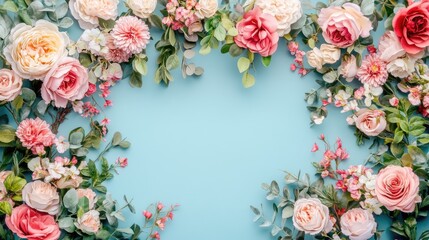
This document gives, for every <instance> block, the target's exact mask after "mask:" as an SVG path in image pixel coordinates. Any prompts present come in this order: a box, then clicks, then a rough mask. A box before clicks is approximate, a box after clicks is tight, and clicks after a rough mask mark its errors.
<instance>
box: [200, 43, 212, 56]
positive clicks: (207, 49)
mask: <svg viewBox="0 0 429 240" xmlns="http://www.w3.org/2000/svg"><path fill="white" fill-rule="evenodd" d="M211 51H212V48H211V47H210V46H209V45H204V46H201V48H200V51H199V53H200V54H201V55H207V54H209V53H210V52H211Z"/></svg>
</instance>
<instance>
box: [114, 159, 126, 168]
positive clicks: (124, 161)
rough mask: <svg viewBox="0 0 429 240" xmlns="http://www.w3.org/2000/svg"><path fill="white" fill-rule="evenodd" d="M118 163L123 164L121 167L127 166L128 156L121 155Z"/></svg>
mask: <svg viewBox="0 0 429 240" xmlns="http://www.w3.org/2000/svg"><path fill="white" fill-rule="evenodd" d="M116 164H118V165H119V166H121V167H123V168H124V167H126V166H128V158H125V157H119V158H118V159H117V160H116Z"/></svg>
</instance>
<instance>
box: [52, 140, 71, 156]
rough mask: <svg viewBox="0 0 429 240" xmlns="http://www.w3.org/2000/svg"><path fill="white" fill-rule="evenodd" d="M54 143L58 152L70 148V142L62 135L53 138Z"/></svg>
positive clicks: (63, 151)
mask: <svg viewBox="0 0 429 240" xmlns="http://www.w3.org/2000/svg"><path fill="white" fill-rule="evenodd" d="M54 143H55V146H57V151H58V152H59V153H65V152H66V151H67V150H68V149H69V148H70V143H68V142H66V141H65V138H64V137H63V136H60V137H59V138H57V139H55V141H54Z"/></svg>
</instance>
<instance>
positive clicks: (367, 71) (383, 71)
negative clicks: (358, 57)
mask: <svg viewBox="0 0 429 240" xmlns="http://www.w3.org/2000/svg"><path fill="white" fill-rule="evenodd" d="M388 76H389V74H388V73H387V68H386V63H385V62H384V61H383V60H381V59H380V57H379V56H378V55H376V54H370V55H367V56H366V58H365V60H364V61H363V62H362V66H361V67H360V68H359V70H358V72H357V77H358V79H359V81H361V82H362V83H363V84H368V85H370V86H372V87H380V86H382V85H384V83H386V80H387V77H388Z"/></svg>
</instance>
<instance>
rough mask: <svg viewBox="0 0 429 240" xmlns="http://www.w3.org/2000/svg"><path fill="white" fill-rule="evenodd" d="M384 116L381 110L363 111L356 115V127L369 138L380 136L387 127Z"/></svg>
mask: <svg viewBox="0 0 429 240" xmlns="http://www.w3.org/2000/svg"><path fill="white" fill-rule="evenodd" d="M384 115H385V113H384V112H383V111H381V110H371V109H368V108H364V109H361V110H359V111H358V112H357V113H356V116H357V118H356V119H355V123H356V127H357V128H358V129H359V130H360V131H361V132H363V133H365V134H366V135H367V136H378V135H379V134H380V133H381V132H383V131H384V129H385V128H386V125H387V122H386V118H385V117H384Z"/></svg>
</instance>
